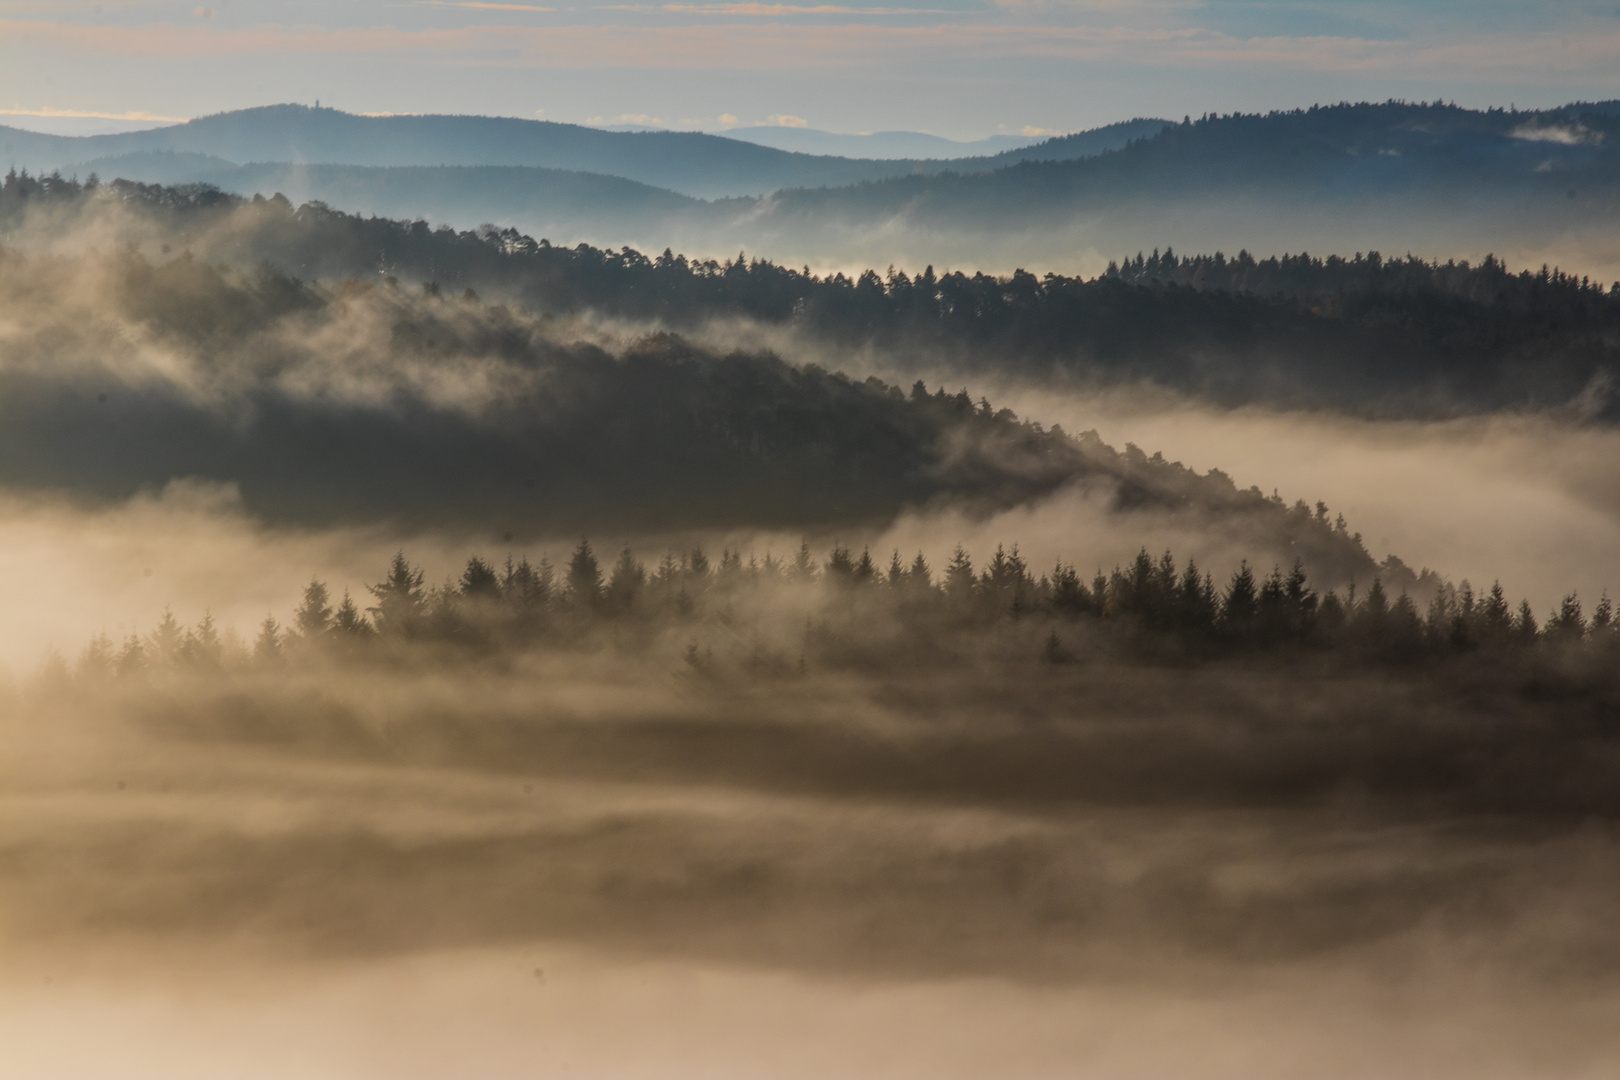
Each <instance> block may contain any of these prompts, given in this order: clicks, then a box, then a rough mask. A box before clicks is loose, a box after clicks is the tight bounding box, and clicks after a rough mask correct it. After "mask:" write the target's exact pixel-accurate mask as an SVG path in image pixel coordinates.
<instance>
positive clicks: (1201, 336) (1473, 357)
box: [0, 177, 1620, 419]
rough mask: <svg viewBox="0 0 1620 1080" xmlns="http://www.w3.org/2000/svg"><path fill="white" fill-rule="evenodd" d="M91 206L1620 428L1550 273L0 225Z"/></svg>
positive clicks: (213, 244)
mask: <svg viewBox="0 0 1620 1080" xmlns="http://www.w3.org/2000/svg"><path fill="white" fill-rule="evenodd" d="M109 205H116V206H118V207H120V208H122V209H127V210H130V211H133V212H134V213H136V214H137V215H138V216H139V217H140V218H141V219H142V220H147V221H151V222H153V223H156V224H157V225H158V226H161V228H163V229H164V230H167V232H166V233H165V235H172V236H173V237H175V238H176V242H177V243H183V244H190V245H193V247H194V249H195V251H196V253H197V254H198V256H199V257H201V258H204V259H207V260H210V261H217V262H228V263H231V264H234V265H236V266H239V267H253V266H257V265H259V264H260V263H268V264H269V265H271V266H273V267H276V268H277V269H278V270H279V271H280V272H283V273H286V274H290V275H293V276H296V277H299V278H303V279H306V280H309V279H319V280H326V281H331V280H337V279H345V278H364V279H369V280H372V281H378V282H380V281H383V280H384V279H386V278H390V277H392V278H396V279H399V280H402V281H405V282H407V283H410V284H412V285H417V284H420V283H423V282H433V283H436V284H437V286H438V287H439V288H440V289H442V290H443V291H445V292H447V293H460V292H461V291H463V290H465V289H468V288H471V289H473V290H475V291H476V292H478V293H479V294H481V295H485V296H488V297H490V298H500V299H502V300H504V301H507V302H510V303H518V304H522V305H524V306H525V307H527V308H528V309H530V310H532V311H534V312H535V313H538V314H553V315H563V314H570V313H585V312H594V313H597V314H599V315H604V316H611V317H614V318H620V319H627V320H634V321H637V322H640V323H642V324H644V325H646V326H649V327H655V328H656V327H663V328H669V329H676V330H681V331H696V330H699V329H700V328H702V327H703V326H705V325H706V324H709V323H712V322H714V321H716V320H729V319H745V320H750V321H754V322H757V323H760V324H765V325H770V326H779V327H783V328H789V329H792V330H794V331H796V332H801V333H803V334H805V335H808V336H809V337H810V338H812V339H814V340H817V341H821V342H826V343H829V344H832V345H835V346H837V347H840V348H862V347H868V346H870V347H873V348H876V349H879V350H883V351H884V352H885V353H887V354H888V355H889V356H891V357H892V358H894V359H895V360H896V361H897V362H898V363H900V364H901V365H902V366H904V364H905V362H907V361H908V359H911V358H926V360H927V362H928V363H929V364H932V365H936V367H937V366H938V365H944V366H945V368H947V369H951V370H956V371H959V372H961V373H962V374H963V375H964V376H965V377H970V376H971V375H972V374H973V373H976V372H977V373H998V374H1002V375H1007V374H1012V375H1017V374H1026V375H1040V376H1043V377H1044V376H1047V375H1053V374H1056V375H1061V376H1064V377H1066V378H1071V379H1076V380H1080V381H1089V382H1094V383H1103V384H1106V383H1118V382H1129V381H1142V380H1145V381H1148V382H1151V383H1155V384H1158V385H1162V386H1167V387H1172V388H1175V389H1178V390H1183V391H1186V392H1189V393H1193V394H1198V395H1203V396H1206V397H1209V398H1211V399H1213V400H1216V401H1219V402H1221V403H1225V404H1241V403H1244V402H1268V403H1272V404H1280V405H1288V406H1324V407H1333V408H1338V409H1344V410H1349V411H1352V412H1360V413H1367V414H1379V415H1405V416H1437V415H1453V414H1456V413H1458V412H1467V411H1475V410H1482V409H1496V408H1527V407H1547V406H1564V405H1570V404H1573V405H1574V406H1575V407H1576V408H1578V409H1579V410H1580V411H1581V412H1582V413H1583V414H1584V415H1590V416H1601V417H1605V418H1609V419H1613V418H1615V417H1616V415H1617V413H1616V405H1615V403H1614V402H1613V401H1612V400H1611V398H1610V397H1609V395H1608V388H1609V387H1610V386H1611V385H1613V383H1614V380H1615V378H1616V376H1620V289H1617V288H1616V287H1614V286H1613V285H1610V286H1605V285H1603V284H1602V283H1598V282H1593V281H1590V280H1588V279H1586V278H1575V277H1572V276H1570V275H1567V274H1564V273H1562V272H1561V271H1558V270H1554V269H1551V268H1540V269H1537V270H1534V271H1531V270H1518V271H1513V270H1510V269H1509V268H1508V267H1506V266H1505V265H1504V264H1503V263H1502V262H1501V261H1500V260H1497V259H1494V258H1487V259H1485V260H1482V261H1481V262H1479V263H1477V264H1470V263H1469V262H1467V261H1448V262H1446V263H1431V262H1424V261H1422V260H1418V259H1414V258H1411V257H1406V258H1400V259H1385V258H1383V257H1381V256H1380V255H1378V254H1377V253H1363V254H1357V255H1353V256H1350V257H1339V256H1330V257H1327V258H1319V257H1312V256H1308V255H1303V254H1301V255H1295V256H1287V257H1282V258H1255V257H1254V256H1252V255H1249V254H1248V253H1246V252H1240V253H1238V254H1237V255H1236V256H1233V257H1227V256H1225V255H1221V254H1214V255H1208V256H1198V257H1187V258H1183V257H1181V256H1178V255H1175V254H1174V253H1171V252H1168V251H1166V252H1164V253H1157V252H1156V253H1154V254H1153V255H1151V256H1142V255H1137V256H1133V257H1131V258H1129V259H1124V260H1122V261H1119V262H1116V263H1115V264H1114V265H1113V266H1112V267H1111V268H1110V269H1109V270H1108V271H1107V272H1106V273H1104V274H1102V275H1100V276H1098V277H1096V278H1093V279H1089V280H1088V279H1083V278H1077V277H1064V276H1059V275H1052V274H1048V275H1046V276H1044V277H1036V276H1035V275H1033V274H1029V273H1022V272H1020V273H1017V274H1014V275H1011V276H1008V277H998V276H994V275H986V274H981V273H974V274H969V273H965V272H962V271H952V272H949V273H936V272H935V271H933V269H932V268H928V269H926V270H925V271H924V272H923V273H921V274H917V275H908V274H906V273H905V272H903V271H890V272H888V273H886V274H880V273H878V272H877V271H872V270H869V271H867V272H865V273H863V274H860V275H858V276H854V277H851V276H848V275H844V274H832V275H815V274H810V273H808V272H806V271H803V270H794V269H791V268H789V267H785V266H781V265H778V264H775V263H772V262H770V261H768V260H760V259H750V258H748V257H746V256H743V255H739V256H738V257H737V258H735V259H732V260H728V261H726V262H719V261H715V260H688V259H686V258H684V257H681V256H678V255H676V254H674V253H672V252H669V251H665V252H664V253H662V254H661V255H658V256H656V257H649V256H647V255H644V254H642V253H640V252H637V251H634V250H631V249H628V248H626V249H623V250H620V251H616V252H615V251H605V250H602V249H598V248H591V247H588V246H585V245H580V246H577V247H574V248H562V247H554V246H552V245H550V244H549V243H547V242H546V241H545V240H535V239H532V238H531V237H528V236H525V235H522V234H520V233H518V232H517V231H516V230H512V229H505V230H502V229H495V228H493V227H490V228H486V229H482V230H478V231H476V232H475V231H462V232H459V233H458V232H455V231H451V230H447V229H443V228H440V229H432V228H430V227H428V226H427V225H426V224H425V223H423V222H415V223H411V222H404V221H389V220H382V219H365V218H361V217H359V216H356V215H351V214H345V213H342V212H339V211H336V210H332V209H330V208H327V207H324V206H321V205H306V206H304V207H301V208H298V209H296V210H295V209H294V208H293V207H292V206H291V205H290V204H289V203H288V202H287V201H286V200H278V199H269V200H258V201H253V202H247V201H244V200H240V199H237V198H234V197H231V196H226V195H223V194H220V193H219V192H217V191H211V190H209V189H198V188H157V187H142V186H140V185H129V184H115V185H106V186H104V187H103V188H102V189H100V190H89V189H86V188H83V187H81V186H80V185H78V184H76V183H73V182H71V181H66V180H60V179H51V178H46V179H37V178H23V177H11V178H8V179H7V181H6V182H5V185H4V186H3V187H0V228H11V229H13V230H15V229H19V228H22V227H23V225H22V223H23V222H24V221H25V220H26V219H28V211H29V208H33V210H34V211H35V212H36V214H35V218H34V220H39V221H46V222H48V221H50V220H51V215H52V214H60V215H66V216H65V217H63V218H62V219H61V220H62V222H63V224H62V225H61V226H60V227H62V228H67V227H69V226H68V225H67V224H66V222H67V221H69V220H73V219H75V216H76V215H78V214H81V213H83V212H84V211H85V209H86V208H87V207H95V206H109ZM40 215H43V216H40ZM41 227H42V228H45V229H46V230H47V231H49V229H50V228H53V227H54V226H50V225H48V224H47V225H44V226H41ZM154 255H156V253H155V252H154Z"/></svg>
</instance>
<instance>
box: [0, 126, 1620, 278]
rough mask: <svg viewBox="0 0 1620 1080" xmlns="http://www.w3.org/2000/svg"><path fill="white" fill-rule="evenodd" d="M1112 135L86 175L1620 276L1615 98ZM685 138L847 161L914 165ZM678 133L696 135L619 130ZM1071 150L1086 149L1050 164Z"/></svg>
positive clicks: (622, 223) (1033, 249) (824, 243)
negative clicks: (699, 154)
mask: <svg viewBox="0 0 1620 1080" xmlns="http://www.w3.org/2000/svg"><path fill="white" fill-rule="evenodd" d="M339 117H340V119H341V114H339ZM361 119H364V118H361ZM344 122H345V123H346V122H347V121H344ZM1150 123H1151V122H1150ZM526 130H527V129H526ZM572 132H573V133H572V134H570V136H569V137H570V138H572V137H574V135H576V134H579V135H581V136H582V137H584V136H589V137H590V138H592V139H608V140H614V139H630V140H638V139H649V140H657V139H663V138H665V135H666V134H667V135H669V137H670V138H676V136H675V135H673V134H672V133H663V134H660V133H651V134H645V135H643V134H636V135H617V134H613V133H608V132H600V131H588V130H586V129H572ZM141 134H147V133H141ZM1095 134H1096V133H1081V134H1078V135H1074V136H1066V137H1064V138H1062V139H1054V140H1049V141H1048V142H1046V143H1042V144H1039V145H1037V146H1033V147H1027V148H1022V149H1019V150H1014V151H1010V152H1008V153H1006V154H1001V155H996V156H995V157H991V158H978V159H970V160H968V161H964V162H954V163H949V162H947V163H937V162H936V163H933V164H932V165H929V166H928V167H927V168H924V167H923V166H922V165H921V164H919V163H915V162H912V163H901V164H904V167H905V168H906V169H907V170H909V171H907V172H905V173H904V174H902V175H890V176H883V177H880V178H878V179H867V180H862V181H860V182H858V183H850V184H844V185H842V186H828V185H805V186H799V187H786V188H780V189H777V190H774V191H772V192H771V193H770V194H769V195H766V196H762V197H735V198H721V199H711V200H700V199H697V198H694V197H691V196H688V195H683V194H680V193H678V192H677V191H675V190H672V189H670V188H667V187H664V186H662V185H659V184H655V183H651V182H648V181H642V180H636V179H635V178H633V177H626V176H622V175H620V174H618V173H613V172H611V170H610V171H608V172H593V171H591V170H587V169H579V168H570V169H558V168H539V167H534V166H521V165H501V166H476V167H475V166H455V167H441V166H429V165H411V166H387V167H385V166H345V165H320V164H296V163H293V164H289V163H285V162H283V163H279V164H277V163H270V164H258V165H245V166H244V165H234V164H231V162H230V160H229V159H228V157H227V156H226V155H213V156H202V155H200V154H188V153H182V152H175V153H170V152H167V151H161V152H152V151H148V152H143V153H139V154H135V155H128V154H126V155H123V156H117V157H109V158H102V159H94V160H85V159H81V160H80V162H79V163H78V164H77V165H76V166H75V168H76V169H77V171H78V173H79V175H81V176H84V175H86V174H87V173H88V172H89V171H91V169H94V170H95V171H96V172H98V173H99V174H100V175H101V176H102V177H104V178H108V179H111V178H113V177H116V176H121V177H124V178H127V179H132V180H140V181H143V182H149V183H150V182H159V183H166V184H176V183H187V182H195V181H201V182H206V183H211V184H215V185H217V186H219V187H220V188H222V189H224V190H228V191H232V192H236V193H239V194H242V195H248V196H251V195H253V194H255V193H257V194H263V195H266V196H268V195H270V194H272V193H274V192H276V191H281V192H283V193H284V194H286V195H287V196H288V197H289V198H292V199H294V200H295V201H297V202H306V201H322V202H326V203H329V204H330V205H332V206H335V207H339V208H342V209H346V210H350V211H355V212H360V213H373V214H382V215H384V216H388V217H396V218H403V219H407V220H417V219H424V220H427V221H429V222H431V223H432V224H434V225H448V226H450V227H452V228H458V229H470V228H475V227H477V226H479V225H481V224H484V223H493V224H496V225H499V226H503V227H504V226H513V227H516V228H518V229H519V230H520V231H523V232H526V233H529V234H532V235H534V236H537V237H547V238H549V239H551V240H552V241H554V242H558V243H564V244H568V245H572V244H575V243H578V242H581V241H583V242H587V243H590V244H594V245H597V246H604V247H619V246H621V245H629V246H632V247H636V248H638V249H641V250H652V251H658V250H662V249H663V248H665V247H674V248H682V249H685V250H686V251H688V252H692V253H695V254H701V255H703V256H705V257H708V256H715V257H719V256H729V255H730V254H734V253H735V252H736V251H737V250H738V249H739V248H743V249H746V250H748V251H750V252H758V253H761V254H765V255H768V256H770V257H771V258H773V259H777V260H781V261H783V262H787V263H789V264H792V265H799V264H802V263H809V264H817V265H822V266H848V265H851V264H853V263H857V262H858V263H863V264H867V265H879V266H882V265H888V264H890V263H893V264H895V265H898V266H904V267H907V268H909V269H911V270H913V271H916V270H920V269H921V268H922V267H924V266H926V265H928V264H930V263H932V264H934V265H936V266H961V265H970V266H977V267H981V268H984V269H987V270H994V271H996V272H1000V273H1006V272H1009V271H1011V270H1013V269H1015V268H1018V267H1025V268H1033V267H1042V268H1043V269H1051V270H1055V271H1058V272H1060V273H1076V272H1086V273H1095V272H1097V271H1098V270H1101V269H1102V265H1103V262H1105V261H1106V257H1107V256H1108V255H1110V254H1114V253H1116V252H1118V251H1120V250H1136V249H1143V250H1146V249H1150V248H1155V247H1157V248H1161V249H1162V248H1164V247H1167V246H1174V247H1175V248H1177V249H1181V250H1188V249H1192V250H1203V251H1208V252H1216V251H1226V252H1234V251H1237V250H1239V249H1241V248H1248V249H1250V250H1265V249H1271V250H1294V251H1299V250H1323V249H1326V250H1337V251H1343V252H1347V253H1348V252H1356V251H1369V250H1379V251H1385V252H1413V253H1416V254H1420V255H1429V256H1435V255H1446V256H1451V255H1456V256H1466V257H1470V258H1477V257H1480V256H1483V255H1484V254H1485V253H1486V252H1488V251H1496V252H1498V253H1501V252H1508V253H1511V254H1513V257H1514V258H1515V259H1520V260H1523V261H1524V262H1532V261H1533V262H1537V263H1539V262H1542V261H1549V262H1559V263H1561V264H1563V265H1566V266H1574V267H1576V268H1577V269H1578V270H1579V271H1582V272H1590V273H1593V274H1595V275H1601V276H1602V279H1603V280H1613V279H1614V278H1615V277H1620V107H1617V103H1613V102H1609V103H1595V104H1592V103H1577V104H1573V105H1568V106H1563V107H1560V108H1558V109H1548V110H1540V111H1536V112H1517V111H1511V110H1504V109H1491V110H1485V111H1478V110H1469V109H1461V108H1457V107H1455V106H1446V105H1439V104H1432V105H1431V104H1409V103H1403V102H1385V103H1381V104H1365V103H1364V104H1356V105H1350V104H1342V105H1332V106H1317V107H1312V108H1310V109H1298V110H1292V111H1287V112H1274V113H1270V114H1266V115H1242V114H1234V115H1230V116H1205V117H1202V118H1200V119H1197V120H1187V121H1185V122H1183V123H1179V124H1172V125H1165V126H1162V127H1160V128H1158V130H1157V131H1156V132H1155V133H1154V134H1152V135H1151V137H1145V138H1137V139H1131V140H1129V141H1127V142H1126V143H1125V145H1123V146H1120V147H1118V148H1117V149H1107V150H1104V151H1103V152H1100V153H1094V154H1090V155H1089V156H1079V155H1081V154H1082V153H1083V152H1084V151H1085V150H1087V149H1089V148H1090V147H1088V145H1087V143H1086V140H1087V139H1088V138H1091V137H1092V136H1093V135H1095ZM6 137H9V136H3V135H0V139H3V138H6ZM678 138H680V139H687V140H712V141H713V142H716V143H719V144H722V145H723V146H724V147H726V148H728V149H726V153H732V152H734V151H735V152H742V153H757V154H763V155H777V156H778V158H779V159H782V160H787V161H795V162H798V161H808V162H811V163H820V165H826V167H827V168H829V169H831V168H844V167H846V166H847V167H863V168H866V167H870V168H890V167H897V166H896V163H894V162H871V161H867V162H852V161H850V160H848V159H842V158H815V157H806V156H805V155H795V154H784V153H783V152H781V151H776V150H771V149H769V148H766V147H756V146H749V145H747V144H743V143H740V142H736V141H732V140H725V139H714V137H712V136H699V135H690V136H688V135H682V136H679V137H678ZM92 145H102V146H105V145H122V144H121V143H119V144H109V143H107V142H106V141H99V142H96V141H92V140H75V141H74V146H75V147H76V148H78V149H81V150H82V149H85V148H87V147H88V146H92ZM604 145H608V144H604ZM660 145H664V146H684V145H688V143H665V144H660V143H653V142H649V143H645V144H634V143H611V146H613V147H619V148H623V147H629V148H630V149H636V148H637V147H638V146H646V147H654V148H656V147H657V146H660ZM690 145H695V146H704V147H706V146H708V145H709V143H703V142H692V143H690ZM398 149H399V147H398V146H395V147H394V150H395V151H397V150H398ZM615 152H618V150H615ZM637 152H640V151H639V150H638V151H637ZM1051 154H1058V155H1070V156H1069V157H1068V159H1067V160H1061V159H1060V160H1041V158H1042V157H1043V156H1045V155H1051ZM3 160H4V159H3V158H0V161H3ZM653 161H654V159H653V158H647V159H645V161H644V163H647V162H653ZM654 163H655V162H654ZM610 164H611V163H610ZM677 164H679V162H677ZM820 165H817V167H820ZM666 171H667V170H666ZM1572 253H1574V255H1573V256H1572Z"/></svg>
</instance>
